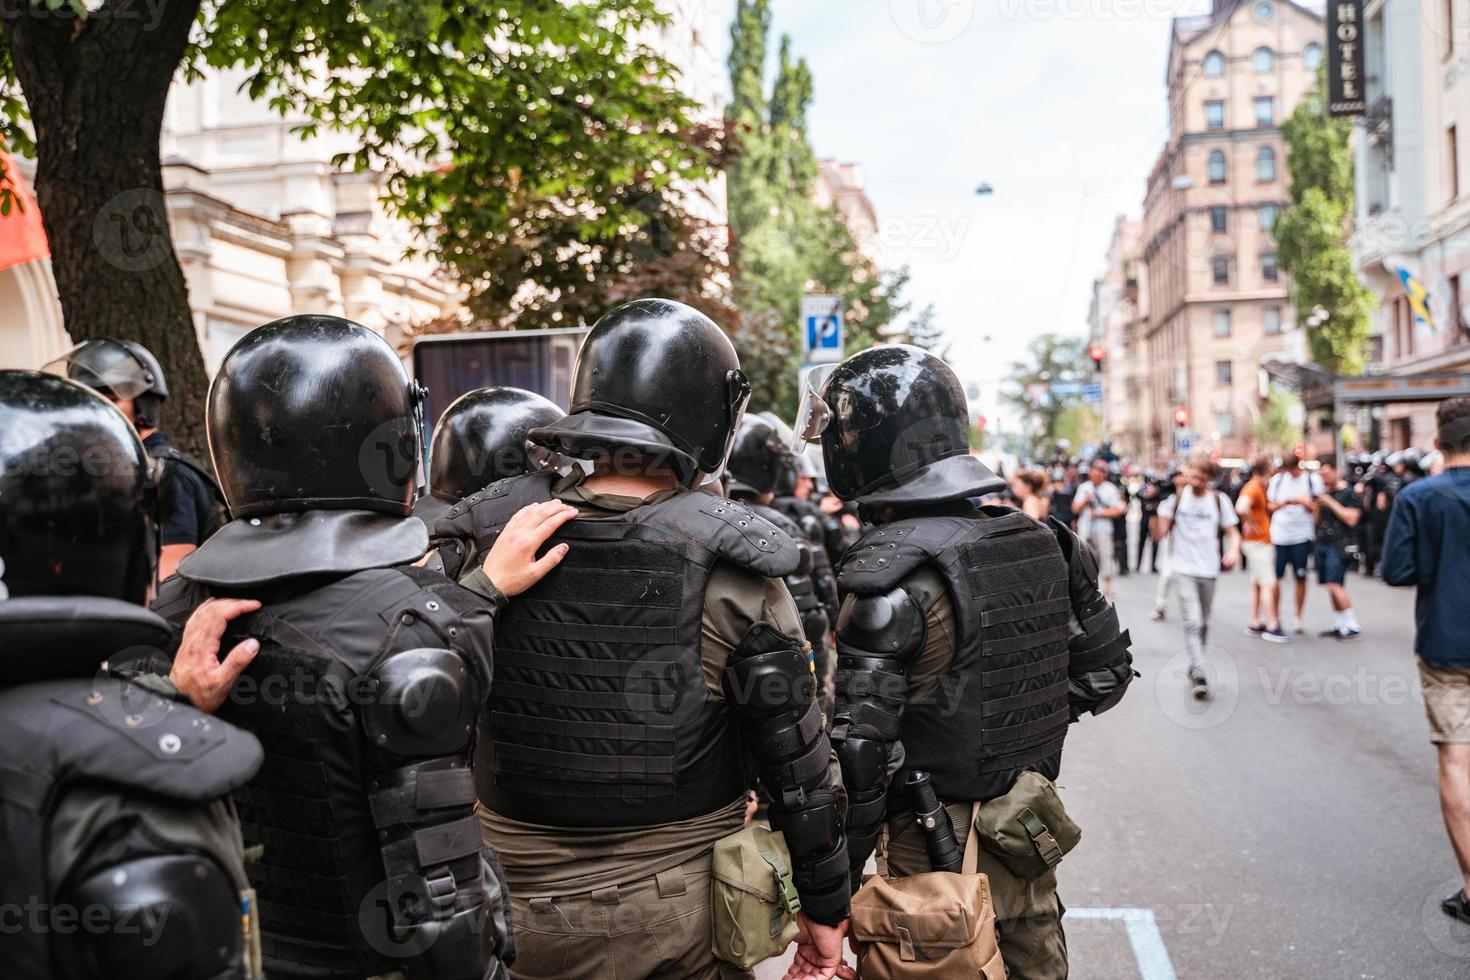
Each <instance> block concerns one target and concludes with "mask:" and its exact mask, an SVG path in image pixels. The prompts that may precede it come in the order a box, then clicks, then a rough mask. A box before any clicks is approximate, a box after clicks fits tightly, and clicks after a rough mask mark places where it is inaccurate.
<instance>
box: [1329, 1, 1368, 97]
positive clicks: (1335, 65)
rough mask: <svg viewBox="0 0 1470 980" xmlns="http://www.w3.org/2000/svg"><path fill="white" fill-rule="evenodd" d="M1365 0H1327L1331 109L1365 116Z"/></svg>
mask: <svg viewBox="0 0 1470 980" xmlns="http://www.w3.org/2000/svg"><path fill="white" fill-rule="evenodd" d="M1365 84H1366V78H1365V73H1364V69H1363V0H1327V113H1328V115H1332V116H1361V115H1362V114H1363V113H1365V112H1366V111H1367V110H1368V99H1367V96H1366V94H1365V91H1364V87H1365Z"/></svg>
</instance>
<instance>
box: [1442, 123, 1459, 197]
mask: <svg viewBox="0 0 1470 980" xmlns="http://www.w3.org/2000/svg"><path fill="white" fill-rule="evenodd" d="M1444 138H1445V143H1446V145H1447V146H1448V147H1449V159H1448V160H1446V161H1445V164H1446V166H1447V167H1448V168H1449V178H1450V179H1449V185H1450V200H1451V201H1454V200H1456V199H1457V198H1459V196H1460V134H1459V130H1458V129H1456V128H1455V127H1454V126H1451V127H1450V128H1448V129H1446V130H1445V131H1444Z"/></svg>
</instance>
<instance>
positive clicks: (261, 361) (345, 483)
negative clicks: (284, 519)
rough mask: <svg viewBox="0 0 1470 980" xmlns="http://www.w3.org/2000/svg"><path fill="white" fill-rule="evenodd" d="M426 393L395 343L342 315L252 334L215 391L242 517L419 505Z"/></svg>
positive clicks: (219, 465) (231, 495) (213, 437)
mask: <svg viewBox="0 0 1470 980" xmlns="http://www.w3.org/2000/svg"><path fill="white" fill-rule="evenodd" d="M422 405H423V394H422V389H421V388H420V387H419V386H418V385H417V383H415V382H413V381H411V380H409V377H408V373H407V372H406V371H405V370H404V368H403V362H402V361H400V360H399V358H398V355H397V354H396V353H394V352H393V348H392V347H390V346H389V345H388V342H387V341H386V340H384V339H383V338H382V337H380V336H379V335H378V334H376V333H374V332H373V331H371V330H369V329H368V328H367V327H364V326H363V325H362V324H359V323H353V322H352V321H351V320H344V319H343V318H342V317H338V316H322V315H304V316H289V317H285V318H284V319H280V320H275V321H273V322H271V323H267V324H265V325H264V326H262V327H257V328H256V329H254V330H252V331H250V333H248V334H246V335H245V336H244V337H242V338H241V339H240V341H239V342H238V343H236V344H235V346H234V347H233V348H231V350H230V352H229V353H228V354H226V355H225V358H224V360H223V361H222V362H221V363H220V368H219V374H218V375H217V376H216V377H215V379H214V384H213V385H212V386H211V387H210V389H209V451H210V454H211V455H212V456H213V457H214V468H215V472H216V473H218V474H219V482H220V486H221V487H222V488H223V490H224V493H225V499H226V501H227V502H228V503H229V505H230V513H231V514H232V515H234V517H235V519H236V520H237V521H238V520H239V519H240V518H249V517H255V516H259V515H266V514H287V513H295V512H300V511H308V510H309V511H334V510H355V511H377V512H379V513H384V514H391V515H395V516H399V517H403V516H407V515H408V514H409V513H410V512H411V510H412V507H413V500H414V495H415V489H416V485H417V476H418V463H419V448H420V446H421V445H422V442H421V437H420V433H421V425H422V414H423V413H422Z"/></svg>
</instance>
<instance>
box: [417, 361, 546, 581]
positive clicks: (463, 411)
mask: <svg viewBox="0 0 1470 980" xmlns="http://www.w3.org/2000/svg"><path fill="white" fill-rule="evenodd" d="M564 414H565V413H564V412H563V411H562V410H561V409H559V408H557V407H556V403H555V402H552V401H551V400H549V399H547V398H543V397H541V396H540V395H538V394H536V393H535V392H530V391H524V390H522V389H520V388H478V389H476V390H474V391H471V392H467V393H465V394H463V395H461V396H460V397H458V398H456V399H455V400H454V401H453V402H451V403H450V405H449V407H448V408H446V409H445V410H444V414H443V415H441V416H440V417H439V423H438V424H437V425H435V426H434V438H433V439H432V440H431V441H430V443H429V445H430V449H429V487H428V491H427V492H426V493H425V494H424V495H423V496H421V497H420V498H419V500H418V503H416V504H414V507H413V516H415V517H417V518H418V519H419V520H421V521H423V522H424V524H425V525H426V526H427V527H428V528H429V530H430V531H432V530H433V529H434V525H435V523H437V522H438V521H439V519H440V518H442V517H444V515H446V514H448V513H449V508H451V507H453V506H454V505H455V504H457V503H459V502H460V501H461V500H463V499H464V498H465V497H468V496H469V495H470V494H472V493H474V492H475V491H476V490H481V489H483V488H484V487H486V486H488V485H489V484H491V483H494V482H495V481H496V480H503V479H505V478H506V477H508V476H519V475H520V474H522V473H533V472H536V471H537V470H543V469H550V468H552V467H554V466H556V465H557V464H558V462H559V461H558V460H557V458H556V456H555V454H554V453H549V452H547V451H546V450H544V449H542V448H541V447H540V446H535V445H532V444H530V443H529V442H528V441H527V440H526V433H528V432H530V431H531V430H532V429H534V428H535V427H536V426H538V425H547V424H549V423H551V422H555V421H556V420H557V419H559V418H561V417H562V415H564ZM433 544H434V552H433V555H432V557H431V558H430V561H429V565H428V567H430V568H434V569H435V570H437V571H441V572H444V573H445V574H446V575H448V576H449V577H451V578H457V577H458V574H459V572H460V571H461V568H460V564H461V561H460V560H461V556H460V555H459V554H457V553H456V552H455V551H454V543H453V542H441V541H437V540H435V541H433ZM445 545H447V546H448V547H447V548H446V547H444V546H445Z"/></svg>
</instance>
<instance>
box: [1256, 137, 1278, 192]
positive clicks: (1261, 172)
mask: <svg viewBox="0 0 1470 980" xmlns="http://www.w3.org/2000/svg"><path fill="white" fill-rule="evenodd" d="M1275 179H1276V151H1275V150H1273V149H1271V148H1270V147H1269V146H1263V147H1261V148H1260V149H1259V150H1257V151H1256V180H1259V181H1260V182H1261V183H1263V184H1264V183H1269V182H1270V181H1273V180H1275Z"/></svg>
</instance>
